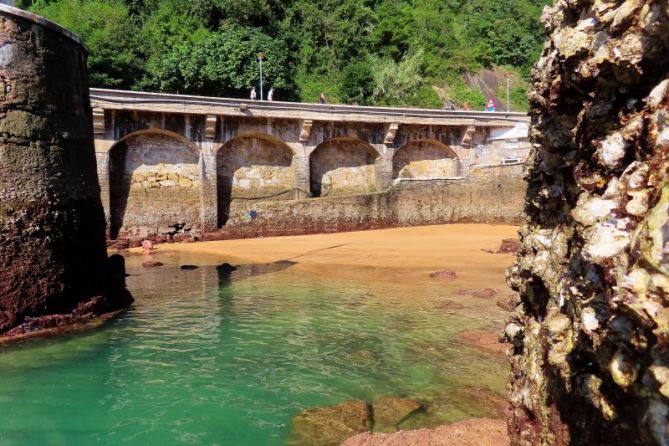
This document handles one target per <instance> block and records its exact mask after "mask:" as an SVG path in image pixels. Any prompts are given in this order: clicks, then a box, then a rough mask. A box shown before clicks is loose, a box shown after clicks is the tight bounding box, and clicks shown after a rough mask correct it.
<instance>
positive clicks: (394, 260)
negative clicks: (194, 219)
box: [131, 224, 518, 287]
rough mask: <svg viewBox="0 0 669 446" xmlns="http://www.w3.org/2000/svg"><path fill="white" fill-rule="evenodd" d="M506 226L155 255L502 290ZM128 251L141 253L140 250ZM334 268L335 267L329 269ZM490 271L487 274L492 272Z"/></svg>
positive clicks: (187, 247)
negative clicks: (438, 276) (445, 274)
mask: <svg viewBox="0 0 669 446" xmlns="http://www.w3.org/2000/svg"><path fill="white" fill-rule="evenodd" d="M517 230H518V228H517V227H516V226H508V225H484V224H450V225H436V226H417V227H409V228H394V229H381V230H373V231H361V232H341V233H334V234H315V235H303V236H290V237H268V238H256V239H241V240H222V241H212V242H200V243H181V244H177V243H175V244H169V245H168V244H164V245H158V246H157V247H156V249H155V251H154V254H160V253H161V252H188V253H193V254H209V255H218V256H221V257H222V258H224V259H229V260H231V261H237V262H243V263H272V262H278V261H285V260H289V261H293V262H297V264H298V265H296V266H298V267H300V268H304V269H308V270H310V271H314V272H320V273H325V274H328V275H347V276H350V275H353V276H354V275H355V274H356V271H362V270H364V271H365V276H367V277H368V276H369V270H370V269H383V270H385V273H387V274H388V276H387V277H391V278H393V280H395V279H404V280H407V279H408V280H410V279H412V278H418V277H419V276H420V277H423V276H424V275H425V274H427V273H429V272H433V271H441V270H448V271H455V272H456V274H457V279H456V280H457V281H458V282H469V283H471V284H475V285H474V286H477V287H484V286H496V287H499V286H503V283H504V270H505V269H506V268H507V267H508V266H509V265H510V264H511V263H512V262H513V259H514V256H513V255H511V254H490V253H488V252H484V251H483V250H485V249H487V250H496V249H498V248H499V245H500V243H501V241H502V240H503V239H506V238H515V237H516V233H517ZM131 252H135V253H140V252H142V250H141V248H135V249H132V250H131ZM335 266H336V268H334V267H335ZM491 273H492V274H491Z"/></svg>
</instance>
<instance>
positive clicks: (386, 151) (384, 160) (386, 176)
mask: <svg viewBox="0 0 669 446" xmlns="http://www.w3.org/2000/svg"><path fill="white" fill-rule="evenodd" d="M372 146H373V147H374V148H375V149H376V150H377V152H379V154H380V156H379V157H378V158H377V159H376V161H375V162H374V170H375V172H376V188H377V190H379V191H384V190H387V189H389V188H390V186H392V184H393V149H392V147H389V146H388V145H386V144H372Z"/></svg>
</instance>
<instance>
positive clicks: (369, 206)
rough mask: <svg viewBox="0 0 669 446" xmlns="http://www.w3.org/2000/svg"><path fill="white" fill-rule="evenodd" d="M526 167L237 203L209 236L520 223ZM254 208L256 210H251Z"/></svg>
mask: <svg viewBox="0 0 669 446" xmlns="http://www.w3.org/2000/svg"><path fill="white" fill-rule="evenodd" d="M524 195H525V184H524V182H523V180H522V168H521V166H518V165H516V166H505V167H490V168H481V169H474V170H472V172H471V174H470V175H469V176H468V177H467V178H466V179H464V180H443V181H403V182H401V183H399V184H397V185H395V186H393V188H392V189H391V190H389V191H387V192H381V193H374V194H366V195H351V196H338V197H325V198H311V199H301V200H291V201H283V202H282V201H264V202H256V203H245V202H235V203H233V207H232V208H231V214H230V215H231V216H230V219H229V220H228V224H227V225H226V226H225V227H224V228H223V229H222V230H221V232H220V233H218V234H210V235H208V237H210V238H216V237H218V238H225V237H253V236H259V235H288V234H309V233H320V232H336V231H345V230H361V229H371V228H384V227H394V226H415V225H429V224H441V223H456V222H477V223H508V224H517V223H519V222H520V220H521V216H522V202H523V197H524ZM251 211H253V213H252V214H251Z"/></svg>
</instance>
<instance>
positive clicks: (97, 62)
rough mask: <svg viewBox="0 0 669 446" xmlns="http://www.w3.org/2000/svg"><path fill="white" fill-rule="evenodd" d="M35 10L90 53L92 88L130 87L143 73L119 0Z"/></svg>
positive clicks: (81, 0)
mask: <svg viewBox="0 0 669 446" xmlns="http://www.w3.org/2000/svg"><path fill="white" fill-rule="evenodd" d="M32 11H33V12H35V13H36V14H39V15H41V16H44V17H46V18H48V19H50V20H52V21H54V22H56V23H58V24H60V25H62V26H64V27H66V28H68V29H70V30H71V31H73V32H74V33H75V34H77V35H78V36H79V37H80V38H81V39H82V40H83V42H84V43H85V44H86V47H87V48H88V50H89V57H88V69H89V75H90V83H91V86H94V87H114V88H130V87H131V86H132V85H133V84H134V83H135V82H136V81H137V80H138V79H139V78H141V73H142V63H141V59H140V58H139V57H138V44H137V41H136V39H135V38H134V35H135V34H134V32H133V27H132V23H131V21H130V17H129V15H128V8H127V6H126V5H125V4H124V3H123V2H122V1H116V0H60V1H57V2H52V3H46V2H35V3H34V4H33V5H32Z"/></svg>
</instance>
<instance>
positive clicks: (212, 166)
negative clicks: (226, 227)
mask: <svg viewBox="0 0 669 446" xmlns="http://www.w3.org/2000/svg"><path fill="white" fill-rule="evenodd" d="M217 147H218V145H217V144H216V143H214V142H211V141H210V142H205V143H202V146H201V151H200V176H201V181H202V189H201V191H200V202H201V209H200V216H201V223H202V231H204V232H212V231H215V230H217V229H218V184H217V172H216V149H217Z"/></svg>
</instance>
